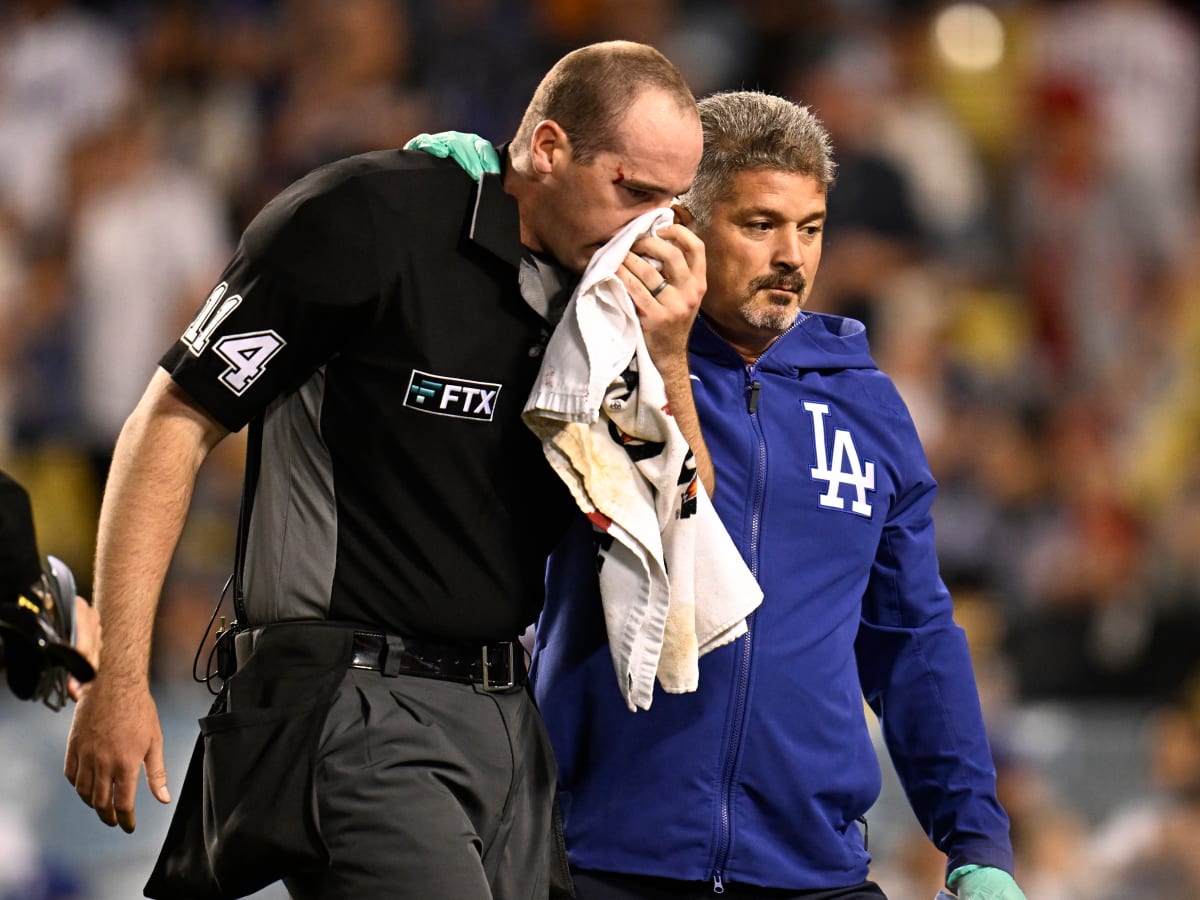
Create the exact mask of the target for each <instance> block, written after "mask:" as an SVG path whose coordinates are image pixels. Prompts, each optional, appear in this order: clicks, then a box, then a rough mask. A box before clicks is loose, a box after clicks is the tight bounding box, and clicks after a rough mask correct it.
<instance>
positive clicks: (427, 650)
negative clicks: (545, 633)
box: [350, 631, 525, 691]
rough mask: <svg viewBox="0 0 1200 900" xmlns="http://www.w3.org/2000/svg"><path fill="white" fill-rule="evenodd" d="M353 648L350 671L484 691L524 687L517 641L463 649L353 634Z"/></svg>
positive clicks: (367, 634)
mask: <svg viewBox="0 0 1200 900" xmlns="http://www.w3.org/2000/svg"><path fill="white" fill-rule="evenodd" d="M353 647H354V655H353V658H352V659H351V662H350V668H352V669H368V670H370V671H375V672H383V674H385V675H419V676H422V677H425V678H441V679H443V680H445V681H459V682H463V683H467V684H478V685H480V686H481V687H482V688H483V689H484V690H485V691H507V690H509V689H510V688H514V687H518V686H519V685H522V684H524V683H525V665H524V658H523V651H522V650H521V649H520V644H519V643H518V642H517V641H499V642H497V643H493V644H474V645H467V646H464V645H461V644H437V643H433V642H430V641H418V640H414V639H413V638H408V637H397V636H396V635H390V636H389V635H386V634H381V633H379V632H373V631H355V632H354V643H353Z"/></svg>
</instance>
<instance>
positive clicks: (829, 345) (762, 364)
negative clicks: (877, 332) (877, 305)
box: [688, 313, 878, 372]
mask: <svg viewBox="0 0 1200 900" xmlns="http://www.w3.org/2000/svg"><path fill="white" fill-rule="evenodd" d="M688 349H689V350H690V351H691V352H692V353H695V354H698V355H699V356H702V357H704V358H706V359H710V360H712V361H713V362H716V363H719V364H721V365H726V366H737V367H742V368H744V367H745V365H746V363H745V361H744V360H743V359H742V357H741V355H740V354H739V353H738V352H737V351H736V350H734V349H733V347H731V346H730V345H729V344H728V343H727V342H726V341H725V339H724V338H722V337H721V336H719V335H718V334H717V333H716V332H715V331H713V330H712V327H711V326H710V325H709V324H708V322H707V321H705V319H704V315H703V314H701V315H699V316H697V317H696V324H695V325H694V326H693V327H692V337H691V342H690V343H689V345H688ZM755 366H756V367H757V368H758V369H760V370H765V371H768V372H771V371H774V372H784V371H787V370H795V369H875V368H878V367H877V366H876V365H875V360H874V359H872V358H871V350H870V347H869V346H868V344H867V328H866V326H865V325H863V323H862V322H860V321H858V320H857V319H849V318H846V317H845V316H834V315H829V314H827V313H801V314H800V316H799V317H798V318H797V319H796V322H795V324H793V325H792V327H791V328H789V329H788V330H787V331H785V332H784V333H783V334H782V335H780V337H779V339H778V340H777V341H775V343H773V344H772V345H771V346H770V347H768V348H767V350H766V352H764V353H763V355H762V356H760V357H759V358H758V362H757V363H756V364H755Z"/></svg>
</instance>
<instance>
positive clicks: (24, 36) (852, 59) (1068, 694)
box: [0, 0, 1200, 900]
mask: <svg viewBox="0 0 1200 900" xmlns="http://www.w3.org/2000/svg"><path fill="white" fill-rule="evenodd" d="M617 37H620V38H630V39H635V40H642V41H646V42H648V43H652V44H654V45H655V46H657V47H659V48H660V49H661V50H663V51H664V52H665V53H666V54H667V56H668V57H670V58H671V59H672V60H673V61H675V62H676V64H677V65H679V66H680V68H681V69H682V70H683V72H684V74H685V75H686V76H687V78H688V80H689V83H690V84H691V86H692V89H693V91H694V92H695V93H696V94H697V96H702V95H704V94H706V93H710V92H712V91H715V90H722V89H732V88H757V89H762V90H766V91H771V92H774V93H779V94H783V95H786V96H789V97H792V98H795V99H797V100H799V101H801V102H803V103H805V104H807V105H809V106H811V107H812V108H813V109H814V111H815V112H816V113H817V114H818V115H819V116H820V118H821V119H822V120H823V121H824V122H825V124H826V125H827V127H828V128H829V130H830V132H831V134H832V136H833V138H834V142H835V148H836V158H837V160H838V163H839V180H838V184H837V186H836V187H835V189H834V191H833V193H832V194H831V195H830V207H829V209H830V215H829V222H828V228H827V232H826V237H825V255H824V260H823V263H822V269H821V276H820V278H819V279H817V287H816V289H815V292H814V295H813V299H812V302H811V307H812V308H815V309H818V310H823V311H829V312H837V313H842V314H847V315H852V316H855V317H857V318H860V319H862V320H863V321H865V322H866V323H867V326H868V329H869V334H870V336H871V343H872V347H873V349H874V353H875V356H876V359H877V361H878V362H879V364H880V366H881V368H883V369H884V370H885V371H887V372H888V373H889V374H891V375H892V377H893V378H894V379H895V380H896V382H897V384H898V386H899V387H900V389H901V392H902V394H903V395H904V397H905V399H906V401H907V402H908V404H909V406H910V408H911V410H912V412H913V415H914V418H915V419H916V422H917V425H918V428H919V431H920V433H921V435H922V438H923V440H924V442H925V445H926V448H927V450H928V453H929V456H930V461H931V463H932V465H933V469H934V473H935V475H936V476H937V478H938V480H939V483H940V485H941V491H940V494H939V499H938V502H937V505H936V507H935V515H936V517H937V523H938V535H939V538H938V540H939V548H940V554H941V559H942V565H943V573H944V575H945V578H946V580H947V582H948V583H949V584H950V586H951V588H952V591H953V592H954V594H955V598H956V605H957V608H958V611H959V619H960V622H961V623H962V624H963V625H964V627H965V628H966V629H967V631H968V635H969V637H970V638H971V639H972V643H973V647H974V654H975V662H976V667H977V669H978V672H979V678H980V683H981V688H982V691H983V697H984V703H985V713H986V715H987V717H988V722H989V728H990V730H991V732H992V739H993V744H994V747H995V751H996V755H997V760H998V763H999V764H1000V771H1001V786H1002V799H1003V800H1004V801H1005V803H1006V804H1007V807H1008V809H1009V812H1010V813H1011V814H1012V817H1013V825H1014V839H1015V842H1016V849H1017V869H1018V871H1017V877H1018V880H1019V881H1020V882H1021V884H1022V885H1023V886H1024V887H1025V890H1026V892H1027V894H1028V895H1029V896H1030V898H1036V900H1075V898H1089V900H1109V898H1111V900H1117V898H1129V897H1134V896H1154V897H1160V898H1174V897H1179V898H1195V897H1200V860H1198V858H1197V856H1196V854H1195V853H1194V852H1192V851H1191V847H1192V846H1193V845H1194V840H1193V839H1192V835H1194V834H1195V833H1196V832H1193V831H1192V830H1191V827H1192V825H1193V824H1200V682H1197V681H1196V678H1198V677H1200V652H1198V649H1197V648H1200V270H1198V268H1197V264H1196V262H1195V260H1196V259H1197V257H1198V254H1197V251H1198V250H1200V229H1198V228H1197V222H1198V215H1200V207H1198V205H1197V200H1198V197H1197V188H1198V186H1200V17H1198V16H1197V15H1196V14H1195V13H1194V12H1193V11H1192V5H1191V4H1189V3H1186V2H1178V3H1172V2H1168V0H1086V2H1085V0H1064V2H1049V0H990V2H985V3H973V2H972V3H968V2H924V3H919V2H900V0H893V2H885V0H806V2H789V0H525V2H521V0H337V2H331V0H108V2H103V0H95V2H82V0H77V2H69V0H7V2H5V3H4V4H2V5H0V467H3V468H5V469H6V470H9V471H11V472H12V473H13V474H14V475H16V476H17V477H19V478H21V480H22V481H23V482H24V483H25V484H26V485H27V486H28V487H29V489H30V492H31V494H32V495H33V498H34V502H35V514H36V519H37V522H38V528H39V543H40V544H41V546H42V549H43V551H45V552H53V553H54V554H55V555H57V556H59V557H61V558H63V559H64V560H66V561H67V562H68V563H69V564H70V565H71V566H72V567H73V568H74V569H75V571H76V572H77V573H78V574H79V575H80V580H81V582H82V584H83V587H84V588H85V589H86V588H87V586H88V580H89V578H90V569H91V555H92V551H93V549H94V544H93V542H94V531H95V521H96V515H97V511H98V505H99V496H100V493H101V489H102V485H103V478H104V475H105V472H106V469H107V465H108V461H109V454H110V452H111V449H112V445H113V442H114V440H115V437H116V434H117V431H118V430H119V428H120V426H121V424H122V422H123V421H124V418H125V416H126V415H128V413H129V412H130V411H131V410H132V408H133V406H134V404H135V403H136V401H137V399H138V396H139V394H140V391H141V389H142V388H143V386H144V385H145V383H146V382H147V380H148V378H149V376H150V374H151V372H152V370H153V367H154V366H155V364H156V361H157V359H158V357H159V355H160V354H161V353H162V352H163V351H164V350H165V349H166V347H167V346H168V345H169V344H170V343H171V342H172V341H173V340H174V339H175V337H177V336H178V334H179V333H180V332H181V331H182V329H183V327H184V325H185V324H186V322H187V321H188V320H189V319H190V318H191V316H192V314H193V313H194V311H195V309H196V308H198V306H199V305H200V303H201V302H202V301H203V299H204V298H205V297H206V296H207V294H208V291H209V290H210V289H211V286H212V284H213V283H214V281H215V278H216V276H217V274H218V273H219V272H220V270H221V268H222V267H223V265H224V262H225V261H226V259H227V258H228V256H229V254H230V253H231V251H232V248H233V246H234V244H235V242H236V240H237V237H238V235H239V234H240V232H241V230H242V228H243V227H244V226H245V225H246V224H247V223H248V222H249V220H250V219H251V218H252V217H253V216H254V214H255V213H256V212H257V211H258V210H259V209H260V208H261V206H262V205H263V203H264V202H265V201H266V200H267V199H269V198H270V197H271V196H272V195H273V194H275V193H276V192H277V191H278V190H279V189H281V188H282V187H283V186H285V185H286V184H288V183H289V182H290V181H292V180H293V179H295V178H296V177H298V176H299V175H301V174H303V173H304V172H307V171H308V170H310V169H311V168H313V167H315V166H317V165H320V164H322V163H324V162H327V161H329V160H332V159H334V158H337V157H341V156H344V155H347V154H351V153H355V152H359V151H364V150H369V149H377V148H382V147H393V146H400V145H401V144H403V143H404V142H405V141H406V140H407V139H408V138H410V137H412V136H413V135H415V134H417V133H419V132H422V131H438V130H443V129H457V130H463V131H473V132H477V133H480V134H482V135H484V136H486V137H488V138H490V139H492V140H494V141H496V142H500V141H503V140H507V139H508V138H509V137H510V136H511V134H512V132H513V130H514V128H515V125H516V123H517V121H518V119H519V117H520V114H521V112H522V110H523V106H524V103H525V100H526V98H527V97H528V96H529V95H530V93H531V91H532V88H533V86H534V85H535V84H536V82H537V80H538V78H539V77H540V76H541V75H542V74H543V72H544V71H545V70H546V68H548V66H549V65H550V64H551V63H552V62H553V61H554V60H555V59H556V58H557V57H558V56H560V55H561V54H562V53H563V52H565V51H566V50H568V49H570V48H572V47H575V46H579V45H581V44H584V43H588V42H591V41H594V40H602V39H608V38H617ZM240 476H241V448H240V447H239V445H238V441H237V440H236V439H235V440H231V441H226V442H225V443H224V444H223V445H221V447H220V448H219V452H218V454H217V455H216V456H215V457H214V458H212V459H211V460H210V462H209V464H208V465H207V467H206V470H205V471H204V473H203V475H202V480H201V483H200V487H199V489H198V492H197V497H196V501H195V504H194V507H193V513H192V517H191V520H190V523H189V526H188V530H187V532H186V533H185V535H184V541H183V547H182V550H181V553H180V554H179V555H178V556H177V559H176V564H175V567H174V568H173V570H172V573H171V576H170V579H169V582H168V586H167V589H166V592H165V594H164V596H163V598H162V606H161V615H160V617H159V623H158V629H159V631H158V643H157V645H156V651H155V662H154V665H155V672H154V674H155V677H156V678H157V679H159V680H160V681H161V682H168V683H172V682H174V683H181V684H183V683H186V684H190V683H191V673H192V660H193V655H194V653H195V651H196V645H197V643H198V641H199V640H200V638H201V635H202V634H203V631H204V624H205V622H206V621H207V619H208V616H209V615H210V613H211V612H212V608H213V606H214V604H215V603H216V601H217V598H218V596H219V594H220V592H221V587H222V585H223V583H224V580H225V578H226V577H227V576H228V572H229V568H230V562H231V559H232V541H233V525H234V522H235V521H236V512H237V504H238V495H239V489H240ZM193 689H194V690H196V691H199V692H201V693H203V688H199V687H194V688H193ZM1047 710H1052V711H1053V716H1052V717H1051V718H1052V720H1053V723H1057V724H1056V725H1055V724H1053V723H1052V724H1051V725H1049V726H1048V725H1047V721H1048V718H1047ZM1113 721H1117V722H1119V723H1122V724H1121V725H1120V726H1119V727H1118V728H1116V729H1111V728H1110V729H1108V730H1106V729H1105V728H1104V727H1103V723H1104V722H1110V723H1111V722H1113ZM1063 723H1065V725H1064V724H1063ZM1064 727H1065V728H1066V729H1067V732H1066V734H1065V735H1064V734H1063V733H1062V730H1063V728H1064ZM1089 729H1090V730H1089ZM1114 731H1115V732H1118V734H1117V735H1115V736H1114V733H1113V732H1114ZM188 739H189V740H190V735H189V737H188ZM1114 741H1117V742H1121V741H1124V746H1127V747H1128V752H1126V753H1123V754H1119V755H1118V754H1116V753H1109V754H1106V753H1104V752H1103V751H1104V746H1109V747H1111V746H1112V745H1113V742H1114ZM1106 742H1107V743H1106ZM1101 745H1103V746H1101ZM1054 748H1057V749H1054ZM59 751H60V748H57V747H54V748H50V750H49V751H48V753H47V757H48V758H47V761H46V764H47V765H49V766H51V767H52V768H53V766H55V765H57V764H58V759H59V757H58V755H57V754H59ZM1089 761H1090V762H1089ZM1089 765H1090V768H1089ZM1081 773H1082V775H1081ZM174 775H175V777H176V778H180V777H182V770H179V771H178V772H176V773H174ZM1072 775H1074V776H1075V777H1071V776H1072ZM1122 786H1124V787H1125V788H1126V790H1122V789H1121V788H1122ZM888 802H891V803H893V804H894V805H902V800H901V801H897V800H896V798H892V800H891V801H889V800H888V799H887V797H885V800H884V801H881V810H880V819H881V821H882V822H883V823H884V824H885V825H886V823H888V822H890V821H892V820H893V817H892V816H891V815H889V813H888V809H887V808H886V807H887V803H888ZM0 812H2V808H0ZM73 812H74V813H75V815H76V817H77V818H79V819H84V818H85V812H86V811H85V810H84V809H83V807H82V806H80V807H79V808H78V809H77V810H73ZM894 818H895V821H896V822H897V823H903V824H897V825H896V826H895V827H894V828H893V829H891V830H890V834H889V830H888V829H886V828H884V827H883V826H880V827H876V828H873V829H872V832H871V839H872V841H873V842H876V843H875V844H874V846H873V847H872V849H873V850H876V849H877V848H878V849H877V853H876V856H877V860H878V872H877V874H878V876H879V878H880V879H881V880H882V881H883V883H884V887H885V889H887V890H888V891H889V895H890V896H891V897H892V898H893V900H910V898H912V900H926V898H928V897H931V896H932V894H933V892H934V890H936V886H937V884H938V883H939V880H940V867H941V864H942V861H941V859H940V858H938V857H936V855H935V854H931V851H930V850H929V849H928V848H927V847H926V843H927V842H924V838H923V837H922V836H920V835H919V834H918V835H916V839H912V840H910V838H909V836H908V834H909V833H908V832H907V831H905V829H908V828H911V827H913V826H912V824H911V823H908V822H906V821H905V820H904V817H903V815H897V816H895V817H894ZM910 818H911V817H910ZM87 826H89V827H91V828H96V829H98V828H100V826H99V825H97V824H96V823H95V822H94V821H90V822H87ZM10 831H11V829H9V830H6V829H5V827H4V817H3V815H0V857H6V856H10V855H11V850H12V846H11V841H12V840H15V838H13V837H12V836H11V834H10V833H9V832H10ZM155 850H156V847H151V848H147V852H148V853H149V854H150V855H151V859H152V856H153V853H154V851H155ZM30 852H32V853H35V854H36V852H37V851H36V848H35V850H33V851H30ZM75 874H76V882H74V883H75V884H76V887H75V888H70V887H64V888H61V890H60V892H59V893H43V894H38V893H34V892H33V889H32V888H30V887H29V886H28V885H25V886H24V887H22V886H20V885H19V884H18V881H17V877H16V876H6V874H5V870H4V868H3V867H0V891H6V892H7V894H3V893H0V896H12V897H30V898H32V897H41V896H47V897H48V896H63V897H66V896H77V897H85V896H87V897H91V896H97V897H98V896H102V894H101V893H100V888H98V887H96V886H95V885H91V884H89V883H88V881H87V873H86V872H78V873H75ZM14 885H15V886H14ZM71 891H75V892H74V893H72V892H71Z"/></svg>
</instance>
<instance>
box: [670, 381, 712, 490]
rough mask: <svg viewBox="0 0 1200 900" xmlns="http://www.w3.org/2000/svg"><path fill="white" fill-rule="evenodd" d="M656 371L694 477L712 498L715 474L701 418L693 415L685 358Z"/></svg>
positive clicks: (692, 401)
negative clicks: (684, 442) (689, 456)
mask: <svg viewBox="0 0 1200 900" xmlns="http://www.w3.org/2000/svg"><path fill="white" fill-rule="evenodd" d="M658 369H659V374H660V375H661V376H662V379H663V387H664V388H665V390H666V394H667V403H668V404H670V407H671V415H672V417H673V418H674V419H675V424H676V425H678V426H679V430H680V432H681V433H682V434H683V436H684V439H686V440H687V442H688V446H689V447H691V450H692V456H693V458H694V459H695V461H696V474H697V475H698V476H699V478H700V481H701V483H702V484H703V485H704V490H705V491H706V492H707V493H708V496H709V497H712V496H713V495H714V494H715V493H716V490H717V483H716V482H717V479H716V472H715V470H714V469H713V463H712V457H711V456H710V455H709V452H708V445H706V444H705V443H704V435H703V434H702V433H701V431H700V416H699V414H698V413H697V412H696V400H695V398H694V397H693V396H692V378H691V372H690V370H689V369H688V365H687V358H686V357H683V358H681V359H678V360H671V361H666V362H664V363H663V364H661V365H659V366H658Z"/></svg>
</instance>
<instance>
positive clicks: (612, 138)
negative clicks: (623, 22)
mask: <svg viewBox="0 0 1200 900" xmlns="http://www.w3.org/2000/svg"><path fill="white" fill-rule="evenodd" d="M648 89H658V90H661V91H664V92H665V93H667V94H668V95H669V96H671V97H673V98H674V99H675V101H676V103H678V105H679V108H680V109H681V110H693V111H694V110H695V108H696V98H695V97H694V96H693V95H692V91H691V88H689V87H688V85H687V82H686V81H685V80H684V78H683V75H681V74H680V72H679V70H678V69H676V68H675V66H674V64H672V63H671V61H670V60H669V59H667V58H666V57H665V56H663V55H662V54H661V53H660V52H659V51H658V50H656V49H654V48H653V47H651V46H649V45H648V44H639V43H635V42H633V41H601V42H599V43H596V44H589V45H587V46H586V47H580V48H579V49H577V50H572V51H571V52H570V53H568V54H567V55H566V56H564V57H563V58H562V59H560V60H559V61H558V62H557V63H555V64H554V67H553V68H552V69H550V71H549V72H547V73H546V76H545V77H544V78H543V79H542V81H541V83H540V84H539V85H538V87H537V90H536V91H534V94H533V99H532V100H531V101H530V103H529V106H528V107H527V108H526V110H525V115H524V116H523V117H522V118H521V124H520V125H519V126H518V128H517V134H516V137H515V138H513V146H514V148H515V150H516V152H517V153H518V154H524V153H525V152H526V150H527V149H528V147H529V142H530V140H531V139H532V138H533V130H534V129H535V128H536V127H537V125H538V123H539V122H542V121H544V120H546V119H553V120H554V121H555V122H557V123H558V125H559V127H560V128H562V130H563V131H564V132H565V133H566V135H567V138H568V139H569V140H570V141H571V152H572V156H573V159H574V160H575V161H576V162H582V163H588V162H591V161H592V160H593V159H595V157H596V154H597V153H601V152H604V151H619V150H620V149H621V147H620V146H619V140H618V134H617V132H618V128H619V127H620V124H621V120H622V118H624V116H625V113H626V112H627V111H628V110H629V108H630V107H631V106H632V105H633V102H634V101H635V100H637V98H638V97H639V96H641V94H642V92H643V91H645V90H648Z"/></svg>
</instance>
